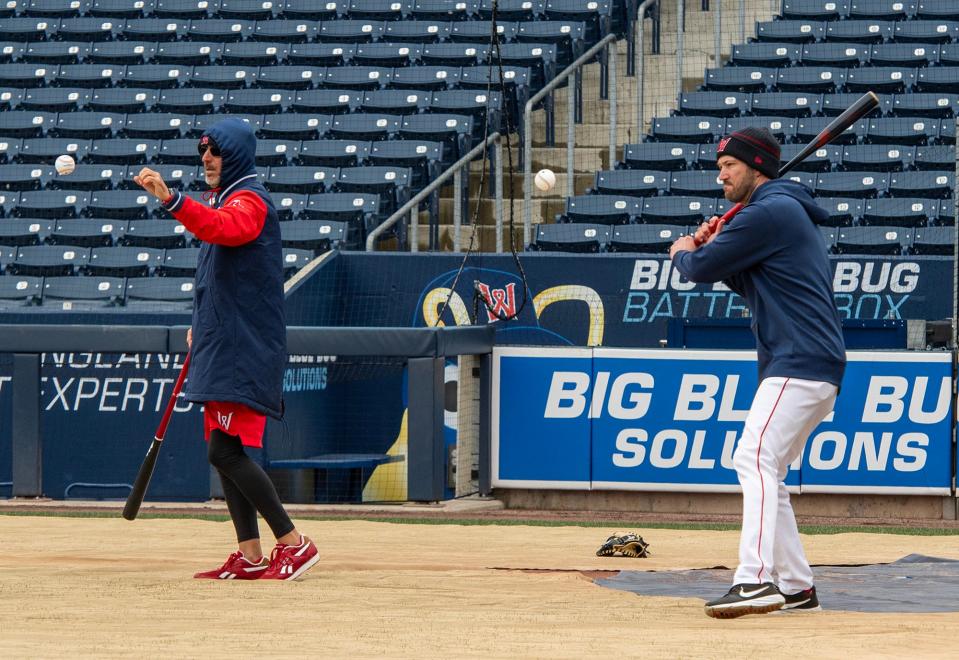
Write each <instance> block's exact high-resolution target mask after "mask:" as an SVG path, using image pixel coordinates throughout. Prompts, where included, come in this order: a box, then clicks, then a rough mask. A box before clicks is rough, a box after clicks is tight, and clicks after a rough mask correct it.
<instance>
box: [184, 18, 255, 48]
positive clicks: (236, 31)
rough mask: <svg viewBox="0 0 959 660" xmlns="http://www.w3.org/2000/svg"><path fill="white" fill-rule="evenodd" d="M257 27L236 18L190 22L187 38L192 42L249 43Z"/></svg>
mask: <svg viewBox="0 0 959 660" xmlns="http://www.w3.org/2000/svg"><path fill="white" fill-rule="evenodd" d="M269 22H272V21H269ZM255 25H256V23H255V22H254V21H242V20H238V19H235V18H233V19H212V20H205V21H190V27H189V28H188V29H187V37H188V38H189V39H190V40H191V41H221V42H226V41H249V40H250V38H251V37H252V36H253V28H254V26H255Z"/></svg>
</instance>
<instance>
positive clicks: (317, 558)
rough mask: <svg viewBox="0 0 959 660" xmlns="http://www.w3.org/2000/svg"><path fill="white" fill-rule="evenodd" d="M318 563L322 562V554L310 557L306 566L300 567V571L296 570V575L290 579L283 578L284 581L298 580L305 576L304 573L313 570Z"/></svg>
mask: <svg viewBox="0 0 959 660" xmlns="http://www.w3.org/2000/svg"><path fill="white" fill-rule="evenodd" d="M318 561H320V553H316V554H315V555H313V556H312V557H310V558H309V559H308V560H307V562H306V563H305V564H303V565H302V566H300V567H299V568H298V569H296V573H294V574H293V575H291V576H290V577H287V578H283V579H284V580H295V579H296V578H298V577H300V576H301V575H303V574H304V573H306V572H307V571H308V570H310V569H311V568H313V566H314V565H315V564H316V562H318Z"/></svg>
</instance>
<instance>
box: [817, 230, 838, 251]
mask: <svg viewBox="0 0 959 660" xmlns="http://www.w3.org/2000/svg"><path fill="white" fill-rule="evenodd" d="M819 234H820V236H822V242H823V244H824V245H825V247H826V252H828V253H829V254H835V252H836V237H837V236H838V235H839V230H838V229H836V228H833V227H822V226H820V227H819Z"/></svg>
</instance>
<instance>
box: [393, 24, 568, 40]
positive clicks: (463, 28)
mask: <svg viewBox="0 0 959 660" xmlns="http://www.w3.org/2000/svg"><path fill="white" fill-rule="evenodd" d="M516 32H517V25H516V23H514V22H510V21H497V22H496V34H497V35H498V36H499V39H500V42H501V43H512V42H513V41H515V40H516ZM491 34H492V25H491V24H490V22H489V21H458V22H453V23H450V24H449V35H448V37H447V40H448V41H453V42H465V43H474V44H483V43H486V44H488V43H489V42H490V35H491ZM387 37H388V40H389V39H391V37H390V36H389V34H387ZM565 38H566V39H568V37H565Z"/></svg>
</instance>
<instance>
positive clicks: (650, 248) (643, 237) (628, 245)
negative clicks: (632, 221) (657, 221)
mask: <svg viewBox="0 0 959 660" xmlns="http://www.w3.org/2000/svg"><path fill="white" fill-rule="evenodd" d="M685 233H686V231H685V228H684V227H681V226H678V225H621V226H618V227H613V232H612V236H610V238H609V251H610V252H645V253H652V254H668V253H669V247H670V246H671V245H672V244H673V242H674V241H675V240H676V239H677V238H679V237H680V236H682V235H683V234H685Z"/></svg>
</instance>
